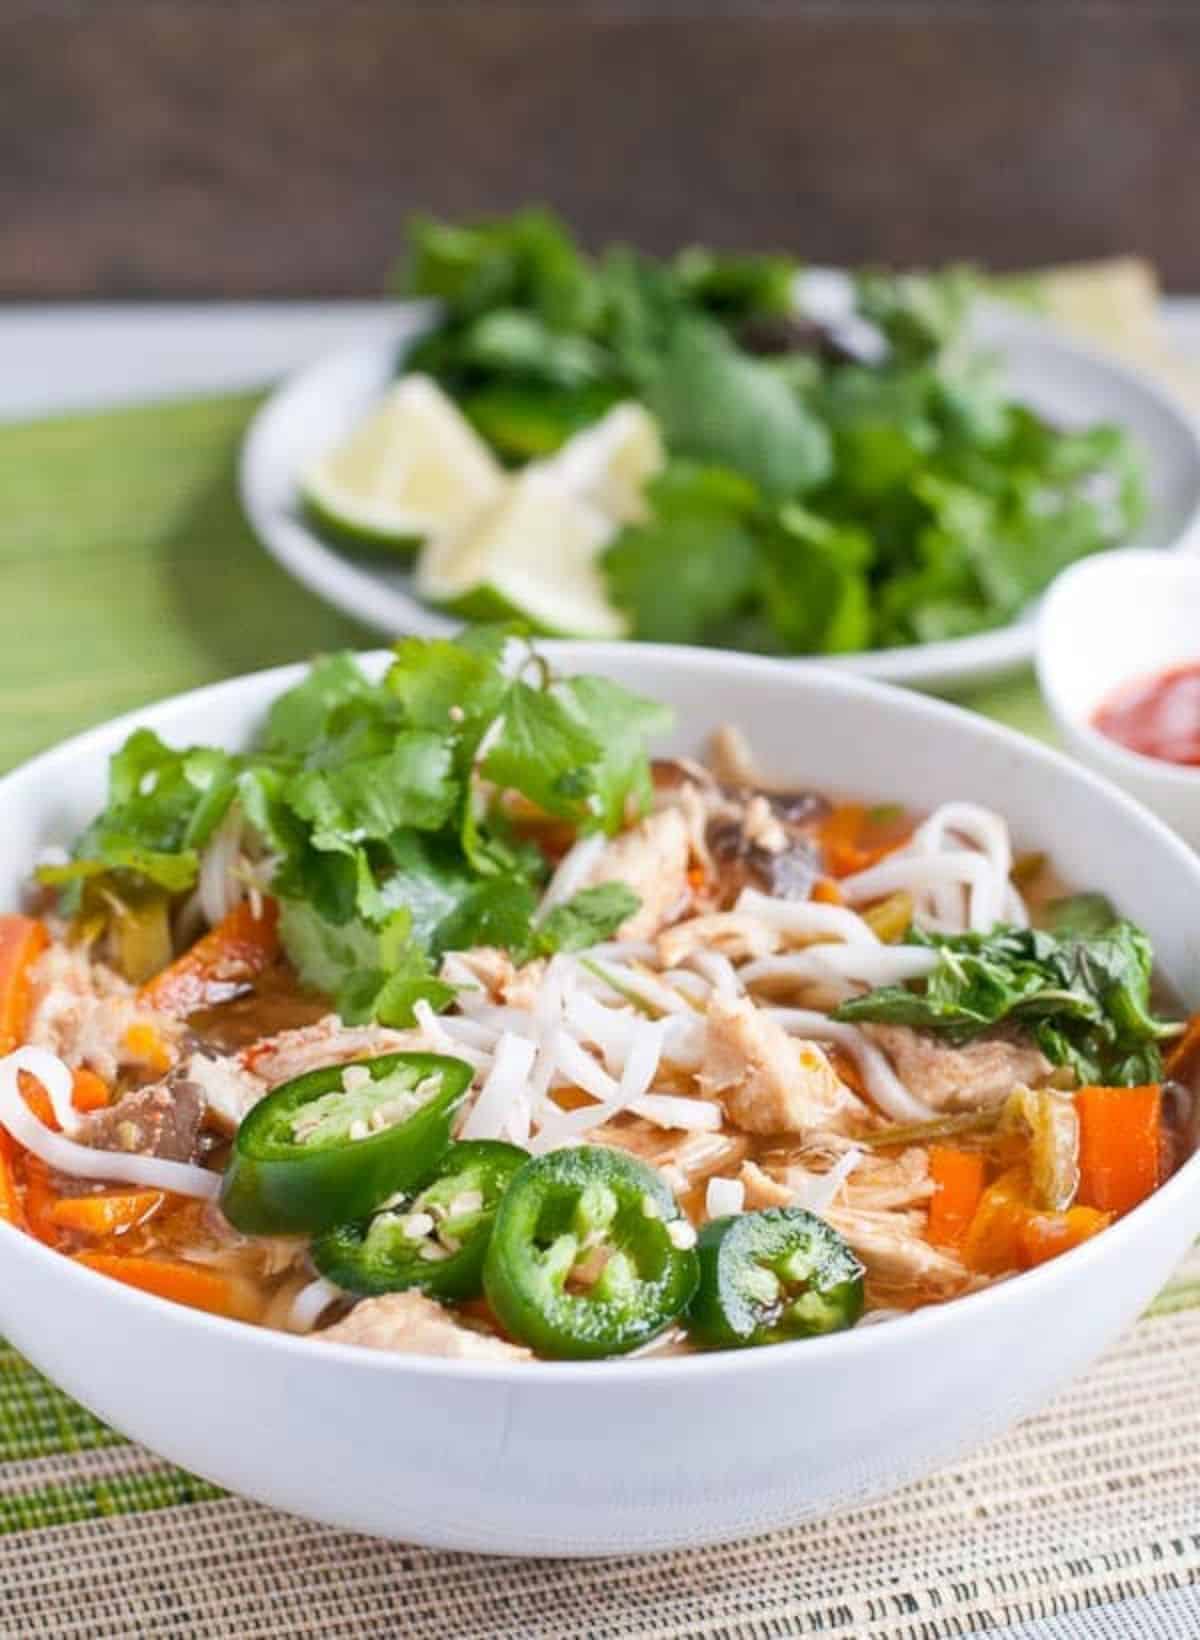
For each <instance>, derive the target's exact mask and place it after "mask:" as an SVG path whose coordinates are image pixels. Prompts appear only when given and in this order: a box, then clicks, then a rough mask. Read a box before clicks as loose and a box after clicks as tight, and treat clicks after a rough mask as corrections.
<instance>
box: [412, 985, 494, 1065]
mask: <svg viewBox="0 0 1200 1640" xmlns="http://www.w3.org/2000/svg"><path fill="white" fill-rule="evenodd" d="M413 1018H414V1019H415V1020H416V1022H417V1024H418V1026H419V1027H420V1030H421V1034H422V1035H423V1036H424V1037H425V1040H426V1041H427V1042H428V1043H429V1046H430V1048H431V1049H432V1050H433V1052H434V1053H444V1054H449V1055H450V1056H451V1057H452V1058H454V1059H465V1060H466V1062H467V1064H468V1065H471V1066H472V1067H473V1068H474V1069H475V1070H477V1071H480V1070H484V1069H485V1068H486V1066H487V1064H488V1056H487V1054H486V1053H481V1052H480V1051H479V1049H478V1048H472V1047H470V1046H469V1045H468V1044H467V1043H466V1042H458V1041H456V1040H455V1039H454V1037H452V1036H451V1035H450V1034H449V1032H448V1031H447V1030H446V1023H447V1022H444V1021H442V1020H440V1019H439V1018H438V1016H437V1015H436V1014H435V1013H434V1011H433V1009H432V1008H431V1007H430V1006H429V1003H428V1002H427V1001H426V1000H425V998H424V997H421V998H420V1000H419V1001H417V1002H414V1003H413Z"/></svg>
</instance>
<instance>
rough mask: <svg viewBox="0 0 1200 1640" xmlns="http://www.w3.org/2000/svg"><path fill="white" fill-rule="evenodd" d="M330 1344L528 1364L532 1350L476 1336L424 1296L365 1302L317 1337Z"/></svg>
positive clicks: (409, 1294)
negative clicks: (526, 1362) (525, 1362)
mask: <svg viewBox="0 0 1200 1640" xmlns="http://www.w3.org/2000/svg"><path fill="white" fill-rule="evenodd" d="M316 1336H317V1337H318V1338H323V1339H326V1340H328V1342H329V1343H331V1344H360V1345H362V1346H363V1348H365V1349H370V1350H395V1351H396V1352H397V1353H398V1354H401V1355H436V1356H442V1357H444V1358H445V1359H447V1360H453V1361H531V1360H532V1359H533V1355H532V1352H531V1351H529V1350H526V1349H522V1348H521V1347H520V1346H519V1345H516V1344H508V1343H506V1342H505V1341H504V1339H502V1338H495V1337H493V1336H492V1335H491V1334H490V1333H484V1332H475V1331H474V1330H473V1329H472V1328H470V1327H464V1326H463V1325H462V1324H461V1323H460V1322H458V1321H457V1320H455V1318H454V1317H453V1316H452V1315H450V1314H449V1313H448V1312H447V1311H446V1310H443V1308H442V1307H441V1305H440V1304H436V1303H435V1302H434V1301H433V1299H431V1298H426V1297H425V1295H424V1293H418V1292H414V1291H409V1292H404V1293H384V1294H383V1296H382V1297H381V1298H364V1299H362V1300H360V1301H359V1303H357V1304H356V1305H355V1306H354V1308H353V1309H352V1310H351V1311H350V1314H349V1315H348V1316H346V1317H345V1319H344V1320H342V1321H336V1322H334V1324H333V1326H332V1327H326V1328H325V1330H324V1331H323V1332H321V1333H318V1334H317V1335H316Z"/></svg>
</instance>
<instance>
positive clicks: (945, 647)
mask: <svg viewBox="0 0 1200 1640" xmlns="http://www.w3.org/2000/svg"><path fill="white" fill-rule="evenodd" d="M395 312H396V320H395V329H394V331H393V332H392V334H391V335H390V336H385V337H383V338H380V337H379V336H378V335H376V336H375V337H374V338H373V339H372V340H370V341H367V342H363V343H354V344H351V345H350V346H347V347H343V348H339V349H336V350H334V351H332V352H330V353H328V354H325V355H324V356H323V357H322V358H320V359H318V360H316V361H315V362H313V363H312V364H309V365H307V366H305V367H304V368H303V369H301V370H299V371H296V372H295V373H294V374H293V375H291V376H289V377H288V378H286V379H285V381H284V382H283V383H282V384H281V385H280V386H279V387H278V388H277V389H276V391H275V392H274V393H273V394H272V395H271V396H270V398H268V400H267V401H266V403H265V404H264V405H263V406H262V407H261V408H260V409H259V411H258V412H257V414H256V415H255V417H254V419H253V421H252V422H251V424H250V427H249V428H248V430H247V433H246V437H245V440H244V442H243V446H242V452H241V459H240V469H239V486H240V492H241V500H242V506H243V509H244V511H245V513H246V516H247V518H248V520H249V522H250V525H251V527H252V529H253V530H254V532H255V534H256V535H257V536H258V538H259V540H260V541H261V542H262V543H263V545H264V546H265V547H266V549H267V551H268V552H269V553H270V554H271V555H272V557H274V558H275V560H276V561H277V562H278V563H279V564H280V565H282V567H283V568H284V569H285V570H286V571H287V572H288V573H289V574H290V575H292V576H294V577H295V578H296V580H298V581H300V582H301V583H302V584H303V585H305V586H307V587H308V588H309V590H310V591H311V592H314V593H315V594H316V595H317V596H318V597H319V598H321V599H323V600H324V601H325V602H327V603H330V604H332V605H333V606H334V607H335V608H337V609H340V610H341V611H342V612H343V613H345V614H347V615H351V616H353V617H355V618H356V619H357V620H360V621H362V622H364V623H365V624H366V625H367V626H369V627H373V628H374V629H376V630H377V631H382V632H386V633H388V634H389V635H392V636H395V635H396V634H398V633H401V632H406V633H416V634H418V635H423V636H439V635H441V636H444V635H448V634H450V633H452V632H455V631H457V630H459V627H460V625H461V623H460V622H458V621H456V620H453V619H451V618H449V617H447V616H445V615H442V614H440V613H438V612H437V611H436V610H433V609H430V608H429V607H428V606H427V605H425V604H423V603H421V601H420V600H419V599H417V598H416V597H414V596H413V595H412V594H411V593H409V592H408V591H407V590H405V589H404V588H401V587H397V586H395V585H393V584H392V583H391V581H390V580H388V579H386V578H385V577H384V576H382V575H380V574H379V573H377V570H376V568H375V567H374V566H373V564H372V562H371V560H370V559H369V558H361V559H355V558H354V557H352V556H350V555H348V554H346V553H345V552H343V551H341V550H339V549H338V548H336V547H334V546H331V545H330V544H329V543H328V542H327V541H325V540H323V539H322V537H321V536H320V535H319V534H318V533H317V532H316V531H315V530H314V529H313V528H311V527H310V526H309V524H308V523H307V522H306V520H305V519H304V517H303V516H302V514H301V512H300V511H299V509H298V507H297V505H296V496H297V492H296V484H295V469H296V465H297V462H296V459H295V457H294V455H291V454H290V452H291V446H292V443H293V439H294V425H295V421H296V417H297V412H298V408H299V406H300V405H302V404H303V402H304V401H305V400H306V399H308V398H309V397H311V396H312V395H313V393H314V391H315V390H316V389H318V388H319V387H320V386H321V384H322V383H324V382H326V381H327V380H328V381H329V382H331V383H332V384H334V385H333V387H332V388H330V389H329V391H330V392H331V393H336V392H337V391H339V384H340V382H341V380H342V379H343V378H345V377H347V376H350V377H354V376H359V377H366V378H374V379H377V380H378V381H379V382H380V383H382V382H383V381H385V380H386V379H387V378H388V376H389V375H390V373H391V369H392V361H393V359H394V357H395V355H396V351H397V349H398V348H399V347H400V346H402V345H403V344H404V343H405V342H406V341H410V340H411V339H412V338H413V337H414V336H415V335H416V334H418V333H419V331H420V329H421V327H422V325H423V324H424V323H425V321H426V319H427V316H428V313H429V308H428V305H427V304H423V303H416V302H409V303H403V302H402V303H397V304H396V309H395ZM978 325H979V332H980V339H981V341H982V342H983V343H984V344H985V345H988V346H991V347H994V348H997V349H999V350H1000V351H1001V352H1003V351H1004V348H1005V345H1006V343H1016V344H1018V345H1020V346H1023V347H1026V348H1028V347H1030V346H1034V347H1036V349H1037V350H1038V351H1039V352H1041V353H1042V354H1043V355H1044V356H1045V358H1046V360H1047V362H1048V365H1049V364H1050V363H1056V362H1057V363H1061V365H1062V366H1063V367H1067V368H1070V367H1071V366H1076V367H1078V366H1085V367H1086V368H1087V369H1088V370H1090V371H1092V372H1097V371H1098V372H1100V373H1102V374H1103V375H1105V376H1107V377H1108V379H1109V380H1110V382H1111V383H1112V384H1113V385H1114V387H1115V388H1117V389H1118V390H1119V392H1120V394H1121V396H1122V397H1124V398H1125V399H1126V400H1128V401H1129V402H1130V404H1131V405H1138V404H1140V405H1141V407H1142V408H1143V410H1146V411H1148V412H1149V413H1150V414H1152V415H1153V416H1154V417H1155V418H1157V419H1159V420H1161V421H1164V422H1166V423H1168V424H1169V425H1170V427H1171V430H1172V434H1173V436H1174V439H1175V441H1176V443H1177V445H1178V446H1179V448H1181V449H1182V448H1184V447H1186V450H1187V458H1188V465H1189V470H1188V473H1187V475H1186V483H1187V487H1188V490H1189V493H1190V497H1191V500H1190V504H1189V505H1188V507H1187V509H1186V512H1185V513H1184V515H1183V516H1182V517H1181V518H1180V520H1179V527H1178V529H1177V531H1176V532H1175V534H1174V535H1173V536H1172V538H1171V539H1170V540H1163V541H1155V542H1154V544H1155V545H1156V546H1161V547H1166V548H1169V549H1171V550H1178V549H1184V548H1186V547H1187V546H1189V545H1190V544H1192V543H1193V542H1196V541H1197V540H1200V427H1198V425H1197V423H1196V421H1195V420H1194V419H1193V418H1192V417H1191V416H1189V414H1188V412H1187V411H1186V410H1185V409H1184V407H1183V406H1182V405H1181V404H1180V403H1179V401H1178V400H1177V399H1176V398H1175V397H1174V395H1173V394H1171V393H1170V392H1168V391H1167V390H1166V389H1164V388H1162V387H1161V386H1159V385H1158V384H1157V383H1155V382H1153V381H1151V380H1150V379H1149V378H1148V377H1146V376H1144V375H1142V374H1141V373H1140V372H1139V371H1137V370H1135V369H1133V368H1132V367H1130V366H1128V365H1126V364H1124V363H1122V362H1121V361H1120V360H1119V359H1117V358H1115V357H1113V356H1111V355H1108V354H1105V353H1103V352H1101V351H1099V350H1097V349H1094V348H1090V347H1087V346H1085V345H1084V344H1082V343H1080V342H1077V341H1075V340H1073V339H1071V338H1068V337H1066V336H1065V335H1064V334H1063V333H1062V332H1060V331H1058V330H1056V329H1054V328H1053V327H1052V326H1051V325H1049V324H1048V323H1046V322H1045V321H1043V320H1041V319H1039V318H1037V317H1036V316H1034V315H1030V314H1028V313H1024V312H1022V311H1020V310H1018V309H1015V308H1013V309H1009V308H1005V307H1001V306H1000V305H999V304H996V303H986V304H981V307H980V313H979V320H978ZM1146 454H1147V459H1148V460H1149V461H1150V462H1151V463H1153V462H1154V461H1155V460H1156V459H1157V455H1156V452H1155V451H1154V450H1153V449H1148V450H1147V452H1146ZM283 467H286V468H287V470H288V474H289V492H290V493H289V495H288V497H287V500H286V501H284V500H283V499H282V498H281V496H280V495H279V493H278V486H277V484H276V483H273V482H272V480H271V479H270V478H269V477H265V475H270V474H272V473H277V472H279V471H280V470H281V469H282V468H283ZM1144 528H1149V529H1152V528H1153V520H1150V521H1149V522H1148V525H1147V526H1145V527H1144ZM1138 544H1139V541H1138V540H1137V539H1135V540H1134V541H1133V542H1131V543H1130V545H1133V546H1136V545H1138ZM1142 544H1144V543H1142ZM391 567H392V568H393V569H394V568H395V567H396V565H395V564H394V563H393V564H392V565H391ZM1035 622H1036V609H1031V610H1030V611H1028V612H1027V614H1026V615H1024V616H1023V617H1022V618H1021V619H1020V620H1018V621H1016V622H1014V623H1012V624H1011V625H1009V626H1006V627H1001V628H999V629H997V630H996V631H994V632H983V633H979V634H976V635H975V636H973V637H966V638H954V639H947V640H941V641H938V642H934V643H928V644H917V645H910V646H907V647H905V648H901V649H877V650H868V651H865V652H863V653H862V654H857V655H840V656H832V657H825V658H823V664H825V665H831V666H834V667H836V668H838V669H839V670H845V671H848V672H855V673H858V674H859V675H861V676H864V677H872V678H876V679H879V680H881V681H883V682H888V683H903V684H909V685H921V686H948V685H953V684H962V683H966V682H970V681H972V680H977V679H982V678H986V677H989V676H994V675H998V674H1001V673H1004V672H1007V671H1011V670H1012V669H1014V668H1015V667H1018V666H1021V665H1023V664H1025V663H1026V662H1028V661H1029V660H1031V659H1032V657H1033V653H1034V642H1035V638H1034V633H1035ZM802 660H803V657H801V658H798V661H797V662H796V663H791V664H799V663H800V661H802Z"/></svg>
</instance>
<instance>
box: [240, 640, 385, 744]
mask: <svg viewBox="0 0 1200 1640" xmlns="http://www.w3.org/2000/svg"><path fill="white" fill-rule="evenodd" d="M375 693H376V686H375V685H373V684H372V683H371V682H370V681H369V679H368V678H367V677H366V676H365V675H364V674H363V672H362V670H361V668H360V667H359V665H358V662H357V661H356V660H355V659H354V657H353V656H352V655H323V656H321V657H319V658H318V659H317V660H315V661H314V662H313V663H312V665H311V667H310V668H309V671H308V675H307V676H306V677H305V678H304V679H303V680H302V682H300V683H298V684H296V685H295V687H294V688H292V689H289V690H288V691H287V692H286V693H285V694H282V695H280V696H279V697H278V698H277V699H276V700H275V702H274V703H273V705H272V706H271V710H270V711H269V712H268V714H267V726H266V731H265V733H264V735H263V750H264V751H267V752H277V753H283V754H286V755H289V756H292V757H298V758H303V757H305V756H307V755H308V754H309V753H310V752H311V750H312V748H313V747H314V745H316V744H317V743H318V742H319V741H320V740H321V739H322V738H323V737H324V734H325V731H326V726H327V724H328V722H329V719H330V717H331V715H332V714H333V712H334V711H335V710H336V708H337V707H339V706H344V705H346V704H347V703H349V702H351V701H359V700H370V699H371V698H372V697H373V696H374V695H375Z"/></svg>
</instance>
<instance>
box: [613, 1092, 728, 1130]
mask: <svg viewBox="0 0 1200 1640" xmlns="http://www.w3.org/2000/svg"><path fill="white" fill-rule="evenodd" d="M628 1108H629V1109H630V1110H631V1111H632V1112H633V1114H634V1115H635V1116H644V1117H646V1119H647V1120H648V1121H651V1122H657V1123H658V1125H659V1127H665V1128H682V1129H684V1131H686V1132H688V1133H713V1132H715V1131H716V1129H717V1128H719V1127H721V1126H723V1125H724V1116H723V1114H722V1111H721V1107H720V1105H715V1104H713V1103H712V1102H711V1101H710V1100H708V1099H689V1098H687V1097H686V1096H685V1095H682V1094H673V1093H648V1094H646V1095H645V1097H644V1098H641V1099H632V1100H630V1102H629V1106H628Z"/></svg>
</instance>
